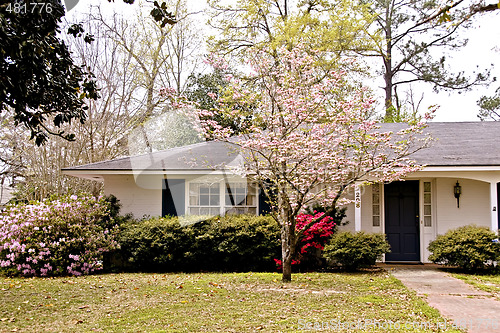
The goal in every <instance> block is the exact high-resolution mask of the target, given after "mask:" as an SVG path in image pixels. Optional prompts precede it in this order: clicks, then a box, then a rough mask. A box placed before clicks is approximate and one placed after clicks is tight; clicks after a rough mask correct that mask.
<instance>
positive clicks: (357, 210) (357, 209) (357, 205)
mask: <svg viewBox="0 0 500 333" xmlns="http://www.w3.org/2000/svg"><path fill="white" fill-rule="evenodd" d="M354 230H355V231H361V186H360V185H359V184H356V185H355V186H354Z"/></svg>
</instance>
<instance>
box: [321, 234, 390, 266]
mask: <svg viewBox="0 0 500 333" xmlns="http://www.w3.org/2000/svg"><path fill="white" fill-rule="evenodd" d="M388 252H390V246H389V243H387V240H386V238H385V235H384V234H377V233H365V232H362V231H361V232H356V233H353V232H350V231H343V232H339V233H336V234H335V235H333V237H332V239H331V240H330V242H329V243H328V244H327V245H326V246H325V249H324V250H323V256H324V257H325V258H326V259H327V260H328V261H329V262H330V263H331V264H333V265H340V267H341V268H342V269H345V270H348V271H355V270H357V269H359V268H363V267H370V266H373V265H375V262H376V261H377V259H380V258H381V257H382V254H384V253H388Z"/></svg>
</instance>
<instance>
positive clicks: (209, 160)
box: [63, 122, 500, 171]
mask: <svg viewBox="0 0 500 333" xmlns="http://www.w3.org/2000/svg"><path fill="white" fill-rule="evenodd" d="M405 126H406V125H404V124H381V127H382V128H381V130H382V131H394V132H396V131H397V130H399V129H402V128H404V127H405ZM425 132H428V133H430V134H431V136H432V137H433V138H435V140H434V141H433V142H432V143H431V146H430V147H428V148H425V149H422V150H420V151H418V152H416V153H415V154H414V155H412V156H411V157H412V158H414V159H415V160H416V161H417V162H418V163H420V164H424V165H427V166H500V122H434V123H429V126H428V128H427V129H426V130H425ZM231 146H232V145H229V144H226V143H221V142H203V143H198V144H194V145H189V146H185V147H178V148H172V149H167V150H163V151H158V152H154V153H151V154H144V155H138V156H132V157H123V158H118V159H114V160H110V161H103V162H97V163H92V164H86V165H80V166H75V167H71V168H65V169H63V170H65V171H73V170H75V171H76V170H81V171H84V170H89V171H90V170H92V171H99V170H101V171H105V170H106V171H109V170H116V171H119V170H122V171H130V170H152V171H153V170H155V171H157V170H206V169H207V168H208V166H212V167H210V168H211V169H213V168H214V167H213V166H215V165H220V164H226V165H227V164H229V163H232V162H235V161H234V160H235V158H237V154H236V153H235V147H234V146H232V147H231Z"/></svg>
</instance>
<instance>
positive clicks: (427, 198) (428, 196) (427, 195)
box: [424, 193, 431, 204]
mask: <svg viewBox="0 0 500 333" xmlns="http://www.w3.org/2000/svg"><path fill="white" fill-rule="evenodd" d="M424 203H426V204H430V203H431V194H430V193H425V194H424Z"/></svg>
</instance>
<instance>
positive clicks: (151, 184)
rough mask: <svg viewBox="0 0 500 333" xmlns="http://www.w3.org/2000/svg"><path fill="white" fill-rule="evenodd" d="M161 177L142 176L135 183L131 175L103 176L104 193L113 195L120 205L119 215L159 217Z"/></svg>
mask: <svg viewBox="0 0 500 333" xmlns="http://www.w3.org/2000/svg"><path fill="white" fill-rule="evenodd" d="M162 178H163V176H161V175H149V176H144V178H141V179H140V181H139V184H138V183H137V182H136V180H135V178H134V176H133V175H106V176H104V193H105V194H106V195H109V194H113V195H115V196H116V197H117V198H118V199H119V200H120V203H121V205H122V208H121V212H120V213H121V214H128V213H131V214H132V215H134V217H136V218H141V217H143V216H145V215H149V216H159V215H161V199H162V198H161V179H162Z"/></svg>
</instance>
